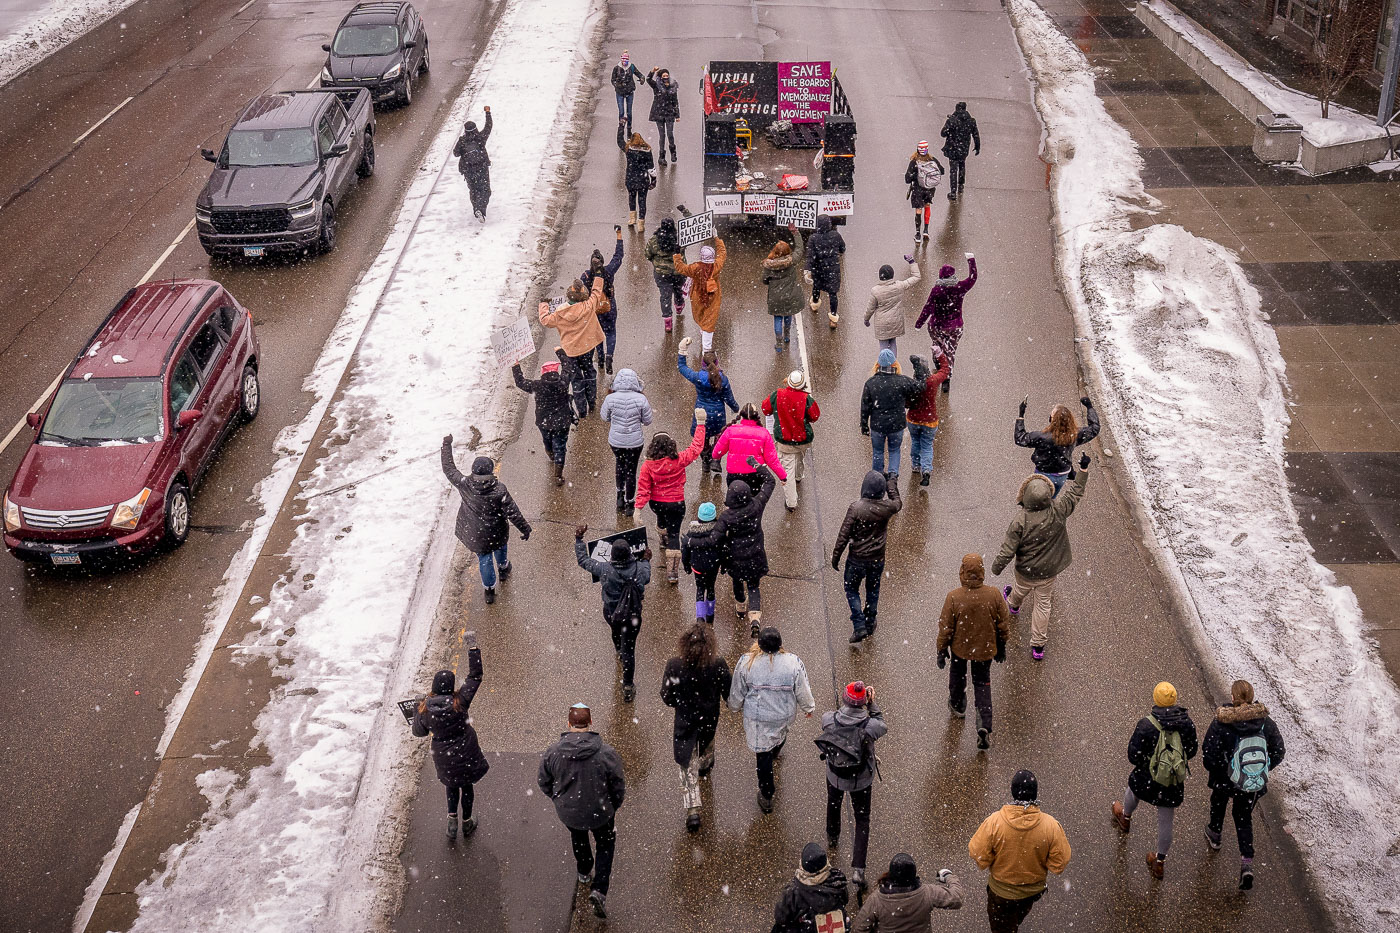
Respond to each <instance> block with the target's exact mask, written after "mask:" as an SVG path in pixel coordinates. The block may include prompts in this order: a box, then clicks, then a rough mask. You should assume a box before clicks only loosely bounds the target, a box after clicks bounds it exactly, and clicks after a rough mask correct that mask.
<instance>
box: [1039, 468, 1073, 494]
mask: <svg viewBox="0 0 1400 933" xmlns="http://www.w3.org/2000/svg"><path fill="white" fill-rule="evenodd" d="M1036 472H1037V473H1040V475H1041V476H1043V477H1045V478H1046V479H1048V480H1049V481H1050V482H1052V483H1054V484H1055V495H1057V496H1058V495H1059V494H1060V490H1061V489H1062V488H1063V487H1064V485H1065V480H1067V479H1069V474H1068V473H1041V472H1040V471H1039V470H1036Z"/></svg>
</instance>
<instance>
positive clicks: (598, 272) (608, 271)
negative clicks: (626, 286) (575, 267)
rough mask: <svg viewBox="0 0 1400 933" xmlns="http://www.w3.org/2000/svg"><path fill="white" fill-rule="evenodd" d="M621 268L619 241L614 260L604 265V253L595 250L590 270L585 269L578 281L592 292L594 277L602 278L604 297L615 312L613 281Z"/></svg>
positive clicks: (620, 243) (620, 244) (614, 251)
mask: <svg viewBox="0 0 1400 933" xmlns="http://www.w3.org/2000/svg"><path fill="white" fill-rule="evenodd" d="M621 266H622V240H618V241H617V245H616V246H614V247H613V254H612V259H610V260H608V261H607V262H606V263H604V262H603V255H602V253H600V252H598V251H597V250H596V249H595V250H594V251H593V257H592V260H591V261H590V262H589V264H588V268H587V269H584V270H583V274H581V275H580V276H579V277H578V280H579V281H580V282H582V283H583V284H584V285H585V286H587V287H588V288H589V289H590V290H591V289H592V288H593V277H594V276H602V278H603V297H604V298H606V299H608V303H609V304H610V305H612V306H613V310H614V311H615V310H617V297H616V295H615V294H614V293H613V279H614V277H616V275H617V270H618V269H619V268H621Z"/></svg>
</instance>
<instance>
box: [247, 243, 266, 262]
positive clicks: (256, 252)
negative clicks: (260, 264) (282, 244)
mask: <svg viewBox="0 0 1400 933" xmlns="http://www.w3.org/2000/svg"><path fill="white" fill-rule="evenodd" d="M243 255H244V256H247V257H248V258H249V259H253V258H255V257H258V256H266V255H267V247H266V246H245V247H243Z"/></svg>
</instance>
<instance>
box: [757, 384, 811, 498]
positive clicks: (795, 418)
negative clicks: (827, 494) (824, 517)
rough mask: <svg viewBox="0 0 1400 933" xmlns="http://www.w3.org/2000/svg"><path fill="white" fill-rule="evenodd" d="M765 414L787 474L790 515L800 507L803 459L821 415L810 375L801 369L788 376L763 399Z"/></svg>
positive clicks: (784, 493)
mask: <svg viewBox="0 0 1400 933" xmlns="http://www.w3.org/2000/svg"><path fill="white" fill-rule="evenodd" d="M763 414H764V415H765V416H769V417H772V418H773V419H774V422H775V424H774V427H776V428H777V432H776V434H777V436H776V437H774V438H773V442H774V446H775V447H776V448H777V450H778V462H779V463H780V464H781V465H782V467H783V470H784V471H785V472H786V473H787V477H788V479H787V482H786V483H784V484H783V501H784V504H785V505H786V506H787V510H788V511H789V512H791V511H792V510H793V509H795V508H797V484H798V483H800V482H802V457H803V455H804V454H805V453H806V451H807V448H808V447H809V446H811V443H812V440H813V438H815V437H816V434H814V433H813V431H812V425H813V423H815V422H816V420H817V419H818V418H820V417H821V416H822V410H821V409H820V408H818V407H817V400H816V399H814V398H812V396H811V395H810V394H809V393H808V391H807V376H806V374H804V373H803V372H802V370H800V369H794V370H793V371H792V372H791V373H789V374H788V377H787V382H785V383H783V385H782V387H781V388H780V389H778V390H777V391H776V392H774V393H773V394H772V395H769V396H768V397H767V398H766V399H764V400H763Z"/></svg>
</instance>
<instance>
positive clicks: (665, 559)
mask: <svg viewBox="0 0 1400 933" xmlns="http://www.w3.org/2000/svg"><path fill="white" fill-rule="evenodd" d="M704 448H705V409H703V408H697V409H695V436H694V438H693V439H692V440H691V442H690V446H689V447H687V448H686V449H685V450H682V451H680V452H677V451H676V442H675V441H674V440H672V439H671V435H669V434H667V433H666V432H665V431H657V432H656V433H655V434H653V435H652V438H651V444H650V446H648V447H647V458H646V460H645V461H644V462H643V463H642V471H641V473H639V474H638V475H637V504H636V506H635V508H634V510H633V512H632V519H633V521H636V522H639V523H640V522H641V520H642V509H644V508H646V506H647V503H651V510H652V511H653V512H655V513H656V526H657V530H658V531H659V532H660V534H661V560H662V563H664V564H665V565H666V582H668V583H677V582H679V581H680V578H681V522H683V521H685V468H686V467H688V466H690V465H691V464H692V463H694V462H695V458H696V457H699V456H700V451H701V450H703V449H704Z"/></svg>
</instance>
